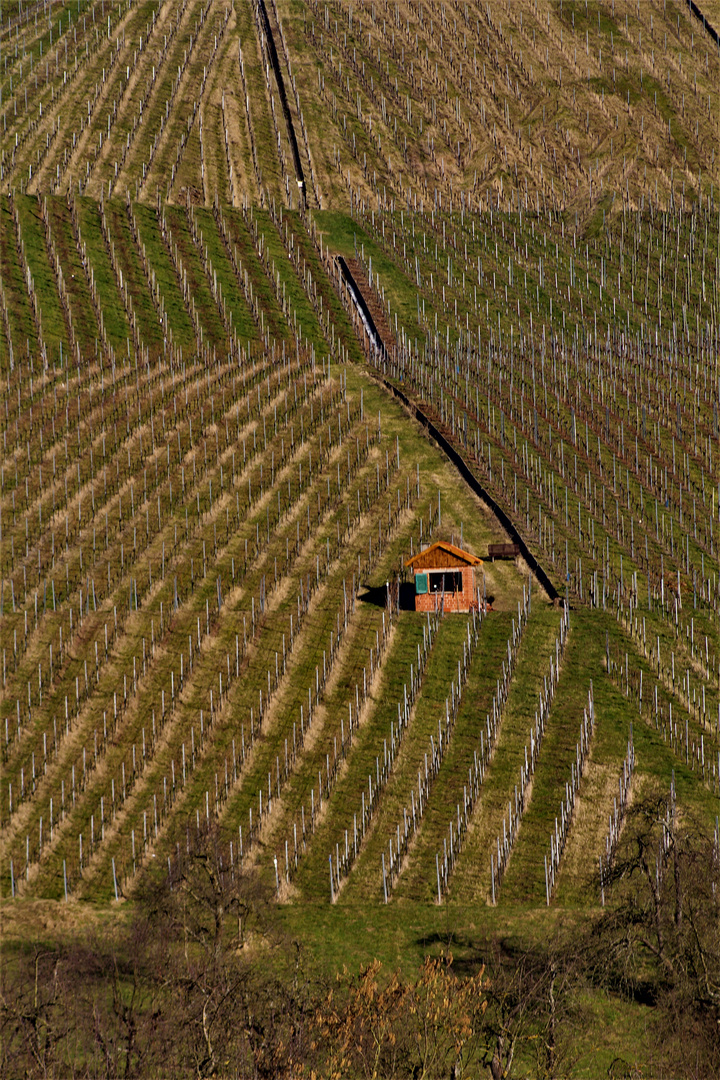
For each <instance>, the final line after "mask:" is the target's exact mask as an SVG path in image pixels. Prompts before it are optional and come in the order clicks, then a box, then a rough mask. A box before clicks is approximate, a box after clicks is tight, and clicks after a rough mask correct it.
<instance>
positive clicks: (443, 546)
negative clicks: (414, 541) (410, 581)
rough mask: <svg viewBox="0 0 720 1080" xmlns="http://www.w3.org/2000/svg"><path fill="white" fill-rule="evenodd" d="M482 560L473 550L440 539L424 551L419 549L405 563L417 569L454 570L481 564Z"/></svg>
mask: <svg viewBox="0 0 720 1080" xmlns="http://www.w3.org/2000/svg"><path fill="white" fill-rule="evenodd" d="M481 562H482V559H478V557H477V556H476V555H473V554H472V553H471V552H469V551H463V549H462V548H459V547H455V545H454V544H448V543H447V542H446V541H443V540H439V541H438V542H437V543H435V544H431V545H430V547H428V548H425V550H424V551H419V552H418V554H417V555H413V557H412V558H411V559H408V560H407V561H406V563H405V565H406V566H408V567H412V569H413V570H415V571H417V570H454V569H462V568H463V567H466V566H479V565H480V563H481Z"/></svg>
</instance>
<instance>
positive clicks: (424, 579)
mask: <svg viewBox="0 0 720 1080" xmlns="http://www.w3.org/2000/svg"><path fill="white" fill-rule="evenodd" d="M427 591H428V576H427V574H416V575H415V592H416V593H417V594H418V595H421V594H423V593H426V592H427Z"/></svg>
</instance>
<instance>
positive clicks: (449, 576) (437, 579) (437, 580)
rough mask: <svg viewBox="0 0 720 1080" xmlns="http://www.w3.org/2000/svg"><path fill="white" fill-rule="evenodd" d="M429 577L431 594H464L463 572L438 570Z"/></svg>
mask: <svg viewBox="0 0 720 1080" xmlns="http://www.w3.org/2000/svg"><path fill="white" fill-rule="evenodd" d="M428 577H429V578H430V592H446V593H452V592H462V588H463V580H462V571H461V570H437V571H435V572H434V573H432V574H429V575H428Z"/></svg>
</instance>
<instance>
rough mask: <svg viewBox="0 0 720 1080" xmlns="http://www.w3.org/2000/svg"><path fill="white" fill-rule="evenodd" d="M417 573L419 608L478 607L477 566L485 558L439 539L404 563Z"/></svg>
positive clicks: (416, 592)
mask: <svg viewBox="0 0 720 1080" xmlns="http://www.w3.org/2000/svg"><path fill="white" fill-rule="evenodd" d="M405 565H406V566H407V567H409V568H410V569H411V570H412V572H413V574H414V577H415V610H416V611H439V610H443V611H470V610H471V609H472V608H474V607H477V585H476V582H475V567H476V566H482V559H479V558H478V557H477V555H473V554H472V552H470V551H463V549H462V548H459V547H455V545H454V544H448V543H447V542H446V541H444V540H439V541H438V542H437V543H436V544H431V546H430V547H428V548H425V550H424V551H420V552H418V554H417V555H413V557H412V558H411V559H408V560H407V562H406V563H405Z"/></svg>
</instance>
